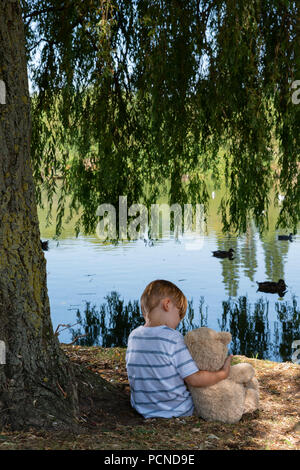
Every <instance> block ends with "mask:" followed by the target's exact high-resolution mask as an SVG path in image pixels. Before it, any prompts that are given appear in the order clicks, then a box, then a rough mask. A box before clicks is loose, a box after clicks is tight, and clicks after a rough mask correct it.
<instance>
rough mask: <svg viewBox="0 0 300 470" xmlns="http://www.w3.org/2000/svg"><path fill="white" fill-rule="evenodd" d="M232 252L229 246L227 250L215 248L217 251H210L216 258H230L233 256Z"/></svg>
mask: <svg viewBox="0 0 300 470" xmlns="http://www.w3.org/2000/svg"><path fill="white" fill-rule="evenodd" d="M233 253H234V249H233V248H230V249H229V250H228V251H225V250H224V251H222V250H217V251H213V252H212V254H213V256H215V257H216V258H230V259H232V258H233Z"/></svg>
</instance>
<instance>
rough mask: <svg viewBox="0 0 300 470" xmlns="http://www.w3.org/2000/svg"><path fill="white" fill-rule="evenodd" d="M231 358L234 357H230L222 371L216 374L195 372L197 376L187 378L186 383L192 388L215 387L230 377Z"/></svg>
mask: <svg viewBox="0 0 300 470" xmlns="http://www.w3.org/2000/svg"><path fill="white" fill-rule="evenodd" d="M231 358H232V355H230V356H228V357H227V359H226V361H225V363H224V366H223V367H222V369H220V370H217V371H216V372H210V371H208V370H199V371H198V372H195V374H191V375H188V376H187V377H185V378H184V381H185V382H186V383H187V384H188V385H191V386H192V387H210V386H211V385H215V384H216V383H218V382H220V381H221V380H224V379H226V378H227V377H228V375H229V371H230V362H231Z"/></svg>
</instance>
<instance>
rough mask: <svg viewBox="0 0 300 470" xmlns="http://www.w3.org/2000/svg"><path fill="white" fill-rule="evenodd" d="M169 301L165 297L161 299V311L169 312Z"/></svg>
mask: <svg viewBox="0 0 300 470" xmlns="http://www.w3.org/2000/svg"><path fill="white" fill-rule="evenodd" d="M170 301H171V300H170V299H169V298H168V297H166V298H165V299H162V301H161V302H162V307H163V309H164V310H165V311H166V312H167V311H168V310H169V306H170Z"/></svg>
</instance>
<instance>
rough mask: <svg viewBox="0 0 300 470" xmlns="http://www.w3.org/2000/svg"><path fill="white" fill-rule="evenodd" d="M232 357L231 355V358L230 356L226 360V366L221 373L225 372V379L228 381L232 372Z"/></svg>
mask: <svg viewBox="0 0 300 470" xmlns="http://www.w3.org/2000/svg"><path fill="white" fill-rule="evenodd" d="M232 357H233V355H232V354H230V356H228V357H227V358H226V361H225V362H224V365H223V367H222V369H221V371H223V372H224V375H225V377H224V379H226V378H227V377H228V375H229V372H230V364H231V359H232Z"/></svg>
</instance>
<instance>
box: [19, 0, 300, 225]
mask: <svg viewBox="0 0 300 470" xmlns="http://www.w3.org/2000/svg"><path fill="white" fill-rule="evenodd" d="M22 5H23V17H24V22H25V28H26V37H27V54H28V60H29V63H30V70H31V74H32V82H33V84H34V86H35V90H36V91H35V94H34V95H33V96H32V132H33V134H32V160H33V165H34V174H35V180H36V182H37V195H38V198H39V200H40V195H41V193H40V192H41V190H42V188H43V189H46V190H47V194H48V198H49V200H50V201H51V200H52V197H53V194H54V193H55V192H58V194H59V204H58V218H57V231H58V233H59V231H60V229H61V224H62V220H63V215H64V210H65V201H66V196H67V195H68V196H71V210H77V209H78V208H79V207H82V208H83V212H82V216H81V218H80V220H79V223H78V226H77V230H78V231H79V230H80V229H83V230H85V231H87V232H89V231H93V230H94V229H95V225H96V223H97V217H96V209H97V207H98V205H99V204H101V203H104V202H105V203H110V204H113V205H114V206H115V207H117V206H118V198H119V196H120V195H126V196H127V198H128V205H131V204H132V203H136V202H144V203H146V204H148V205H149V204H151V202H152V203H153V202H155V201H156V198H157V195H158V194H159V192H160V190H161V188H162V187H165V186H166V183H167V182H168V183H169V185H168V193H169V200H170V203H171V204H172V203H175V202H176V203H184V202H187V201H190V202H198V203H202V204H204V206H206V204H207V201H208V193H207V187H206V179H207V175H208V174H209V175H210V177H212V178H213V179H214V180H215V181H220V179H222V178H224V179H225V184H226V188H227V189H226V194H225V196H224V197H223V199H222V201H221V205H220V210H221V212H222V220H223V227H224V230H238V231H244V230H245V229H246V226H247V222H248V221H249V219H250V218H254V221H255V222H256V223H257V224H258V226H259V227H261V228H263V227H265V226H266V224H267V217H266V215H267V214H268V208H269V205H270V203H272V202H273V201H271V197H270V194H271V190H272V189H274V186H275V197H276V200H277V196H278V194H279V193H281V194H284V196H285V198H284V200H283V203H282V205H281V210H280V215H279V219H278V224H280V225H281V226H283V227H287V226H290V227H293V228H294V230H295V229H296V225H297V223H298V221H299V216H300V184H299V183H300V181H299V178H300V171H299V170H300V167H299V142H300V133H299V124H300V105H296V104H294V103H293V100H292V93H293V91H292V89H291V86H292V84H293V83H294V82H295V81H296V80H297V79H300V70H299V68H300V67H299V60H300V53H299V42H300V41H299V26H300V14H299V5H298V3H297V2H295V1H288V0H267V1H266V0H251V1H250V0H249V1H245V0H226V1H221V0H207V1H202V0H185V1H180V0H164V1H163V0H160V1H158V0H155V1H154V0H134V1H132V0H85V1H82V0H65V1H61V0H54V1H53V0H52V1H48V0H43V1H37V0H27V1H25V0H23V2H22ZM37 51H39V54H38V55H36V57H37V58H38V59H36V60H35V61H33V60H31V61H30V59H33V57H34V54H36V53H37ZM57 174H59V175H60V176H61V178H62V184H60V185H59V188H58V186H57V180H56V178H55V177H56V176H57ZM183 175H188V176H189V178H188V183H187V184H186V183H185V182H183V181H182V179H183V178H182V176H183Z"/></svg>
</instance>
